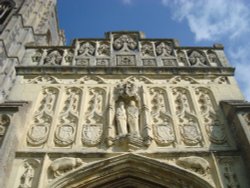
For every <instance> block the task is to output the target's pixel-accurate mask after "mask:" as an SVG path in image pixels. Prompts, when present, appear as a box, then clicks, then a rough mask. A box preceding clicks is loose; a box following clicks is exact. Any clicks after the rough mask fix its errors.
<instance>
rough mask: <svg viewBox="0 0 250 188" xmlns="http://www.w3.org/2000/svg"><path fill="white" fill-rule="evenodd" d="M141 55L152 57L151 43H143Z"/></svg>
mask: <svg viewBox="0 0 250 188" xmlns="http://www.w3.org/2000/svg"><path fill="white" fill-rule="evenodd" d="M141 53H142V55H143V56H154V48H153V45H152V44H151V43H145V44H143V45H142V47H141Z"/></svg>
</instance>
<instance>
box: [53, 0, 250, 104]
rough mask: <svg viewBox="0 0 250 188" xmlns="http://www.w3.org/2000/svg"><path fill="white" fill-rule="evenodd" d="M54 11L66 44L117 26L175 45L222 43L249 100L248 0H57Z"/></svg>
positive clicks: (98, 34)
mask: <svg viewBox="0 0 250 188" xmlns="http://www.w3.org/2000/svg"><path fill="white" fill-rule="evenodd" d="M58 14H59V16H58V17H59V23H60V28H62V29H63V30H64V31H65V35H66V38H67V43H68V44H70V43H71V41H72V40H73V39H74V38H103V37H104V33H105V32H107V31H120V30H136V31H143V32H144V33H145V34H146V37H148V38H176V39H178V40H179V41H180V44H181V46H212V45H213V44H214V43H222V44H223V45H224V46H225V53H226V55H227V57H228V60H229V62H230V64H231V65H232V66H235V67H236V79H237V81H238V83H239V85H240V87H241V90H242V91H243V93H244V95H245V97H246V98H247V99H248V100H250V76H249V75H250V62H249V60H250V40H249V38H250V1H249V0H199V1H197V0H73V1H72V0H58Z"/></svg>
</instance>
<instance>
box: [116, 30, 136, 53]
mask: <svg viewBox="0 0 250 188" xmlns="http://www.w3.org/2000/svg"><path fill="white" fill-rule="evenodd" d="M137 45H138V44H137V41H136V39H135V37H134V36H133V35H126V34H124V35H121V36H118V37H117V38H116V39H114V43H113V47H114V49H115V50H123V51H130V50H135V49H136V48H137Z"/></svg>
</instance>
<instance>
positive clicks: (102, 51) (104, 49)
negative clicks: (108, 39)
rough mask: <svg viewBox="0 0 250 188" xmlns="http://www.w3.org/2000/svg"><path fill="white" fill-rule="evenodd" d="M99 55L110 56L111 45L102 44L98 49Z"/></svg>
mask: <svg viewBox="0 0 250 188" xmlns="http://www.w3.org/2000/svg"><path fill="white" fill-rule="evenodd" d="M97 52H98V55H105V56H109V55H110V46H109V45H108V44H105V43H103V44H100V46H99V48H98V50H97Z"/></svg>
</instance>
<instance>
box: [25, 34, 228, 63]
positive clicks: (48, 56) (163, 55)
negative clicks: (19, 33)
mask: <svg viewBox="0 0 250 188" xmlns="http://www.w3.org/2000/svg"><path fill="white" fill-rule="evenodd" d="M137 34H138V33H133V32H132V33H126V32H125V33H119V32H118V33H114V34H111V37H110V38H106V39H104V40H100V39H96V40H94V39H93V40H81V39H79V40H76V41H75V43H74V45H73V46H71V47H70V48H69V47H57V48H51V47H50V48H44V47H43V48H36V47H34V48H32V47H29V50H28V52H27V54H26V56H27V60H29V61H30V62H33V64H34V63H35V64H37V65H40V66H53V65H54V66H58V65H61V66H75V65H77V66H87V67H88V66H133V67H138V66H139V67H140V66H153V67H154V66H155V67H193V66H194V67H222V66H223V64H222V63H221V60H220V57H219V56H218V55H217V51H218V49H214V48H210V49H208V48H204V49H202V48H201V49H193V48H192V47H190V48H188V47H183V48H182V47H177V46H176V44H175V42H174V40H173V39H159V40H155V39H147V40H145V39H143V40H142V39H141V38H140V37H139V36H138V35H137ZM102 58H103V59H102ZM108 60H109V61H110V62H108ZM30 62H28V61H27V64H28V65H32V63H30Z"/></svg>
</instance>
